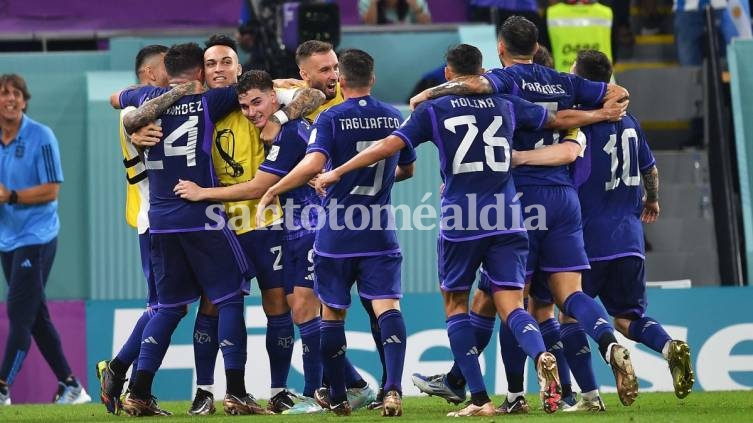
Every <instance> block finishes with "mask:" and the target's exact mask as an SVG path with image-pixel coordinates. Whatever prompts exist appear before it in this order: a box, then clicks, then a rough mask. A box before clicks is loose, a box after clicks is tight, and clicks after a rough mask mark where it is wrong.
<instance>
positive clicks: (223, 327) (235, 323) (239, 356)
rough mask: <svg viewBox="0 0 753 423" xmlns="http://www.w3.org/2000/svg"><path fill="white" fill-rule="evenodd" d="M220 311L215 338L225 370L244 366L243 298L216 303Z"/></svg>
mask: <svg viewBox="0 0 753 423" xmlns="http://www.w3.org/2000/svg"><path fill="white" fill-rule="evenodd" d="M217 308H218V310H219V312H220V316H219V324H218V326H217V334H218V336H217V339H219V340H220V350H222V359H223V360H224V361H225V370H226V371H227V370H243V369H245V368H246V357H247V356H246V342H247V340H246V337H247V334H246V322H245V320H244V319H243V298H241V297H238V298H233V299H231V300H228V301H227V302H222V303H220V304H217ZM239 391H240V390H239Z"/></svg>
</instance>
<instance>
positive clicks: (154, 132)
mask: <svg viewBox="0 0 753 423" xmlns="http://www.w3.org/2000/svg"><path fill="white" fill-rule="evenodd" d="M160 139H162V127H161V126H159V125H157V124H156V123H154V122H152V123H150V124H149V125H146V126H142V127H141V128H139V129H138V130H137V131H136V132H134V133H133V134H131V144H133V145H135V146H137V147H142V148H149V147H154V146H155V145H156V144H157V143H158V142H160Z"/></svg>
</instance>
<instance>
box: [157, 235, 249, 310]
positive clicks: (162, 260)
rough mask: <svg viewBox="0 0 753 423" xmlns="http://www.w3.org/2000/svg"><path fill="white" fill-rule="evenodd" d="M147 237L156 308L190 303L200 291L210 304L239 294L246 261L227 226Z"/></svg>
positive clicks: (196, 297) (197, 296) (242, 283)
mask: <svg viewBox="0 0 753 423" xmlns="http://www.w3.org/2000/svg"><path fill="white" fill-rule="evenodd" d="M150 238H151V245H152V248H151V251H152V255H151V258H152V270H153V272H154V279H155V284H156V287H157V298H158V300H159V306H160V307H177V306H181V305H184V304H188V303H191V302H194V301H196V300H197V299H198V298H199V296H200V295H201V293H202V292H203V293H204V294H205V295H206V296H207V297H208V298H209V300H210V301H212V303H214V304H217V303H219V302H221V301H223V300H225V299H228V298H232V297H234V296H236V295H240V294H241V291H242V287H243V285H244V279H243V275H244V274H245V272H246V271H247V263H246V259H245V257H244V255H243V251H242V249H241V246H240V245H239V244H238V240H237V239H236V237H235V234H234V233H232V232H231V231H230V230H229V229H223V230H221V231H194V232H175V233H160V234H154V233H153V234H151V235H150Z"/></svg>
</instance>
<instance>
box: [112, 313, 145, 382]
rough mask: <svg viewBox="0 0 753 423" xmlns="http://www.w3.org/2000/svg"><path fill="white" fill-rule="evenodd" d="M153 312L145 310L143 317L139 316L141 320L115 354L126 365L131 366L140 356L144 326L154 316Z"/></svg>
mask: <svg viewBox="0 0 753 423" xmlns="http://www.w3.org/2000/svg"><path fill="white" fill-rule="evenodd" d="M152 314H153V313H149V312H148V311H144V313H143V314H142V315H141V317H139V320H138V321H137V322H136V325H134V326H133V330H132V331H131V335H130V336H129V337H128V340H127V341H126V342H125V344H123V346H122V347H121V348H120V351H118V355H116V356H115V357H116V358H117V359H118V360H120V361H121V362H122V363H123V364H125V365H126V366H130V365H131V364H133V362H134V361H136V360H137V359H138V358H139V349H141V339H142V338H141V336H142V335H143V334H144V328H145V327H146V324H147V323H149V320H150V319H151V318H152ZM126 369H127V367H126ZM134 374H135V373H134Z"/></svg>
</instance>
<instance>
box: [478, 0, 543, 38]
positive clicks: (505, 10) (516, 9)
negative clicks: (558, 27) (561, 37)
mask: <svg viewBox="0 0 753 423" xmlns="http://www.w3.org/2000/svg"><path fill="white" fill-rule="evenodd" d="M469 6H470V18H471V21H472V22H486V23H490V24H493V25H494V26H495V27H496V28H497V32H499V28H501V27H502V23H504V22H505V20H507V18H509V17H510V16H512V15H519V16H523V17H524V18H526V19H528V20H529V21H531V22H533V23H534V24H536V27H537V28H538V29H539V44H540V45H543V46H546V47H549V46H550V44H549V38H548V37H547V31H546V20H544V18H543V17H542V16H541V12H540V10H539V2H538V1H537V0H469Z"/></svg>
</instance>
